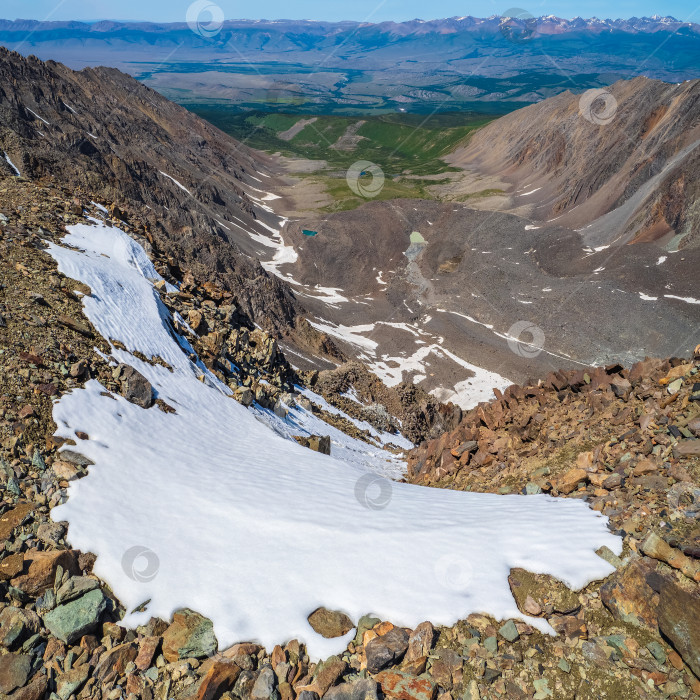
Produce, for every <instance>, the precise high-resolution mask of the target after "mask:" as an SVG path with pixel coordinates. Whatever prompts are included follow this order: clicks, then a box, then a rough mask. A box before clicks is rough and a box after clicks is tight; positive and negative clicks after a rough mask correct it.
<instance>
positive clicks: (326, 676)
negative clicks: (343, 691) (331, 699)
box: [295, 656, 348, 697]
mask: <svg viewBox="0 0 700 700" xmlns="http://www.w3.org/2000/svg"><path fill="white" fill-rule="evenodd" d="M347 667H348V665H347V664H346V663H345V661H343V660H342V659H340V658H338V657H337V656H330V657H328V659H326V660H325V661H323V662H321V663H320V664H319V665H318V666H317V667H316V671H315V673H314V677H313V680H312V681H311V683H309V684H308V685H300V686H297V687H296V688H295V690H296V691H297V693H299V694H300V693H302V692H303V691H305V690H306V691H310V692H312V693H316V694H317V695H318V696H319V697H323V696H324V695H325V694H326V691H327V690H328V689H329V688H330V687H331V686H333V685H335V682H336V681H337V680H338V678H340V677H341V676H342V675H343V673H345V669H346V668H347Z"/></svg>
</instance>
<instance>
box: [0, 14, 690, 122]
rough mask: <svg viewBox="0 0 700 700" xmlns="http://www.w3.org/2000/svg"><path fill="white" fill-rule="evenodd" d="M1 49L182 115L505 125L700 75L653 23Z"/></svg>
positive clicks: (414, 27)
mask: <svg viewBox="0 0 700 700" xmlns="http://www.w3.org/2000/svg"><path fill="white" fill-rule="evenodd" d="M190 19H191V18H190ZM190 25H191V26H190ZM0 44H2V45H4V46H6V47H8V48H10V49H14V50H16V51H19V52H20V53H23V54H25V55H27V54H35V55H37V56H38V57H40V58H42V59H54V60H58V61H62V62H64V63H66V64H67V65H69V66H71V67H73V68H83V67H86V66H95V65H109V66H113V67H117V68H120V69H121V70H123V71H126V72H128V73H130V74H131V75H134V76H135V77H137V78H138V79H140V80H142V81H143V82H145V83H146V84H148V85H149V86H151V87H153V88H155V89H157V90H159V91H160V92H162V93H163V94H165V95H166V96H167V97H169V98H171V99H173V100H176V101H178V102H181V103H192V102H204V103H216V102H223V103H225V104H227V105H231V104H235V105H239V106H241V107H243V108H248V109H249V108H269V107H270V106H272V107H273V108H279V106H280V105H282V106H284V107H287V106H292V107H294V108H295V109H296V110H298V111H319V110H324V111H329V110H330V111H346V112H362V111H364V112H367V111H370V110H377V109H378V110H401V111H426V110H434V109H454V108H458V107H459V108H473V109H479V110H481V111H488V112H504V111H509V110H511V109H513V108H514V107H517V106H521V105H522V104H524V103H531V102H537V101H540V100H542V99H544V98H547V97H551V96H552V95H555V94H558V93H560V92H563V91H564V90H566V89H570V90H574V91H579V90H584V89H588V88H592V87H600V86H603V85H609V84H611V83H613V82H614V81H616V80H618V79H624V78H632V77H636V76H639V75H644V76H646V77H649V78H656V79H660V80H664V81H667V82H682V81H684V80H688V79H692V78H695V77H697V76H698V70H699V69H700V25H698V24H695V23H690V22H681V21H678V20H676V19H674V18H673V17H658V16H654V17H651V18H648V17H642V18H636V17H635V18H631V19H616V20H609V19H606V20H601V19H597V18H591V19H582V18H574V19H572V20H567V19H560V18H558V17H554V16H546V17H539V18H535V17H530V16H526V15H521V16H519V17H516V18H509V17H501V16H492V17H488V18H485V19H480V18H476V17H453V18H450V19H442V20H431V21H424V20H412V21H409V22H401V23H396V22H383V23H379V24H371V23H359V22H312V21H308V20H275V21H271V20H230V21H225V22H223V23H221V24H220V25H219V24H214V25H212V24H207V23H206V22H205V23H204V24H201V25H197V23H196V22H193V21H191V22H190V24H188V23H187V22H181V23H172V24H154V23H145V22H144V23H128V22H114V21H101V22H94V23H85V22H37V21H30V20H17V21H14V22H11V21H5V20H0Z"/></svg>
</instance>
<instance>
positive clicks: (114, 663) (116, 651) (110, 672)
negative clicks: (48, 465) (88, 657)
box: [93, 643, 138, 683]
mask: <svg viewBox="0 0 700 700" xmlns="http://www.w3.org/2000/svg"><path fill="white" fill-rule="evenodd" d="M137 655H138V649H137V647H136V644H133V643H127V644H119V645H117V646H116V647H112V648H111V649H110V650H109V651H107V652H105V653H104V654H102V656H101V657H100V660H99V662H98V664H97V666H96V667H95V670H94V671H93V675H94V676H95V677H96V678H98V679H99V680H100V682H101V683H109V682H110V681H113V680H116V679H117V678H118V677H119V676H121V675H123V674H124V671H125V669H126V666H127V664H128V663H129V662H131V661H134V660H135V659H136V656H137Z"/></svg>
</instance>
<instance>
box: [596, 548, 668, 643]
mask: <svg viewBox="0 0 700 700" xmlns="http://www.w3.org/2000/svg"><path fill="white" fill-rule="evenodd" d="M647 562H649V560H648V559H647V560H646V562H645V561H644V560H641V559H637V560H634V561H632V562H630V564H629V565H628V566H626V567H625V568H624V569H620V570H618V571H616V572H615V573H614V574H613V575H612V576H610V578H609V579H608V580H607V581H606V582H605V583H604V584H603V585H602V586H601V588H600V599H601V600H602V601H603V605H605V607H606V608H607V609H608V610H609V611H610V612H611V613H612V615H613V617H615V618H616V619H618V620H623V621H624V622H629V623H631V624H633V625H635V626H637V627H642V626H644V627H648V628H650V629H652V630H655V629H656V628H657V626H658V607H659V596H658V595H657V594H656V593H655V592H654V590H653V589H652V588H651V586H649V584H648V583H647V577H648V576H649V575H650V574H652V572H653V570H654V566H653V565H651V564H650V563H647Z"/></svg>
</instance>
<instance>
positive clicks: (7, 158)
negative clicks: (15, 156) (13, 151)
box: [2, 151, 22, 177]
mask: <svg viewBox="0 0 700 700" xmlns="http://www.w3.org/2000/svg"><path fill="white" fill-rule="evenodd" d="M2 154H3V155H4V156H5V160H6V161H7V164H8V165H9V166H10V167H11V168H12V170H14V172H15V175H16V176H17V177H22V173H20V171H19V168H18V167H17V166H16V165H15V164H14V163H13V162H12V161H11V160H10V156H8V155H7V153H5V151H3V152H2Z"/></svg>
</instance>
